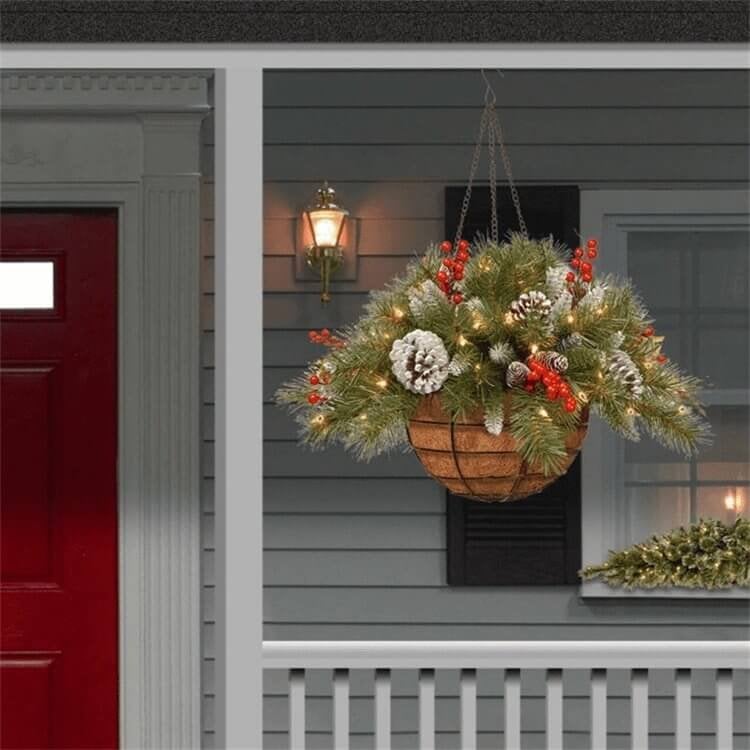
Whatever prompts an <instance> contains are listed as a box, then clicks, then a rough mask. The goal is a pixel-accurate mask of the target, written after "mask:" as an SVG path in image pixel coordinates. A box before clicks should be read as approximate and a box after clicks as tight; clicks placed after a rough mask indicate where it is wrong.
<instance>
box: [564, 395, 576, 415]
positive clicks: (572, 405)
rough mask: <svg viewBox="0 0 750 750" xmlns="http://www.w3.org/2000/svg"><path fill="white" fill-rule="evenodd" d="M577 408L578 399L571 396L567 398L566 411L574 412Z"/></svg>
mask: <svg viewBox="0 0 750 750" xmlns="http://www.w3.org/2000/svg"><path fill="white" fill-rule="evenodd" d="M575 410H576V400H575V399H574V398H569V399H566V400H565V411H569V412H573V411H575Z"/></svg>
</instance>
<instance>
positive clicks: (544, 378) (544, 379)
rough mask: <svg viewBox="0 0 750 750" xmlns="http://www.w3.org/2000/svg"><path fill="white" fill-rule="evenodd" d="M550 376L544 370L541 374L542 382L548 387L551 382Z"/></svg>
mask: <svg viewBox="0 0 750 750" xmlns="http://www.w3.org/2000/svg"><path fill="white" fill-rule="evenodd" d="M553 382H554V381H553V380H552V377H551V376H550V374H549V373H548V372H545V373H544V375H542V383H543V384H544V385H546V386H547V387H548V388H549V387H550V386H551V385H552V384H553Z"/></svg>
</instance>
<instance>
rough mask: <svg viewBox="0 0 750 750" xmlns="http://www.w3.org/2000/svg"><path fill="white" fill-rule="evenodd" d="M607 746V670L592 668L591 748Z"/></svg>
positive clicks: (597, 748) (592, 749) (599, 749)
mask: <svg viewBox="0 0 750 750" xmlns="http://www.w3.org/2000/svg"><path fill="white" fill-rule="evenodd" d="M605 747H607V670H606V669H592V670H591V750H601V748H605Z"/></svg>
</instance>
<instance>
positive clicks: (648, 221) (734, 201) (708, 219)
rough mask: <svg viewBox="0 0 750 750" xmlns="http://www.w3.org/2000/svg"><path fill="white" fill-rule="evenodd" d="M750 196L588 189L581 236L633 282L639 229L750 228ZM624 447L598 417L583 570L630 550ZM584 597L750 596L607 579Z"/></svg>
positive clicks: (731, 396)
mask: <svg viewBox="0 0 750 750" xmlns="http://www.w3.org/2000/svg"><path fill="white" fill-rule="evenodd" d="M749 207H750V192H748V191H746V190H719V189H715V190H714V189H701V190H583V191H581V236H582V237H598V238H600V243H601V246H602V253H601V256H600V261H599V262H598V267H599V270H600V272H607V273H615V274H617V275H618V276H621V277H626V276H627V275H628V273H627V234H628V232H630V231H633V230H637V229H650V230H651V229H653V230H656V231H659V230H660V229H684V230H690V229H700V230H707V229H708V228H710V227H713V228H721V229H727V230H729V229H740V228H741V229H747V228H748V226H749V225H750V208H749ZM749 392H750V391H748V390H738V391H731V392H730V391H727V390H722V391H720V392H718V393H715V394H710V393H706V394H704V396H703V398H704V401H705V402H706V403H708V404H709V405H711V404H719V403H724V402H726V403H732V404H738V403H748V393H749ZM624 459H625V443H624V441H623V439H622V438H620V437H619V436H617V435H615V434H614V433H613V432H612V431H611V430H610V429H609V427H608V426H607V425H606V424H604V422H602V421H601V420H599V419H597V418H593V419H592V420H591V423H590V427H589V435H588V438H587V439H586V443H585V446H584V450H583V451H582V475H581V487H582V497H581V525H582V529H581V539H582V550H581V552H582V561H583V565H584V566H585V565H590V564H597V563H601V562H602V561H603V560H604V559H605V558H606V556H607V554H608V552H609V551H610V550H612V549H619V548H621V547H622V546H623V540H624V539H625V529H624V527H623V526H624V520H625V519H624V513H623V509H624V507H625V505H624V504H625V499H624V494H625V486H624V477H623V474H624V463H625V460H624ZM580 593H581V595H582V596H584V597H592V598H594V597H597V598H598V597H619V598H627V597H634V598H647V597H650V598H690V599H697V598H717V599H747V598H750V591H749V590H748V589H740V588H733V589H728V590H722V591H702V590H695V589H677V588H675V589H652V590H635V591H625V590H623V589H619V588H612V587H610V586H608V585H607V584H606V583H604V582H601V581H585V582H583V583H582V584H581V588H580Z"/></svg>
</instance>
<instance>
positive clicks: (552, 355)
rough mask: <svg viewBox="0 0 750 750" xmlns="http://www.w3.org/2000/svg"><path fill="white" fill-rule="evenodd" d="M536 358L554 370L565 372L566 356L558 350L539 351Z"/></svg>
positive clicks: (566, 366) (566, 365) (566, 367)
mask: <svg viewBox="0 0 750 750" xmlns="http://www.w3.org/2000/svg"><path fill="white" fill-rule="evenodd" d="M536 358H537V359H538V360H539V361H540V362H541V363H542V364H543V365H546V366H547V367H549V368H550V369H552V370H554V371H555V372H560V373H562V372H565V371H566V370H567V369H568V358H567V357H566V356H565V355H564V354H560V353H559V352H539V354H537V355H536Z"/></svg>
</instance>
